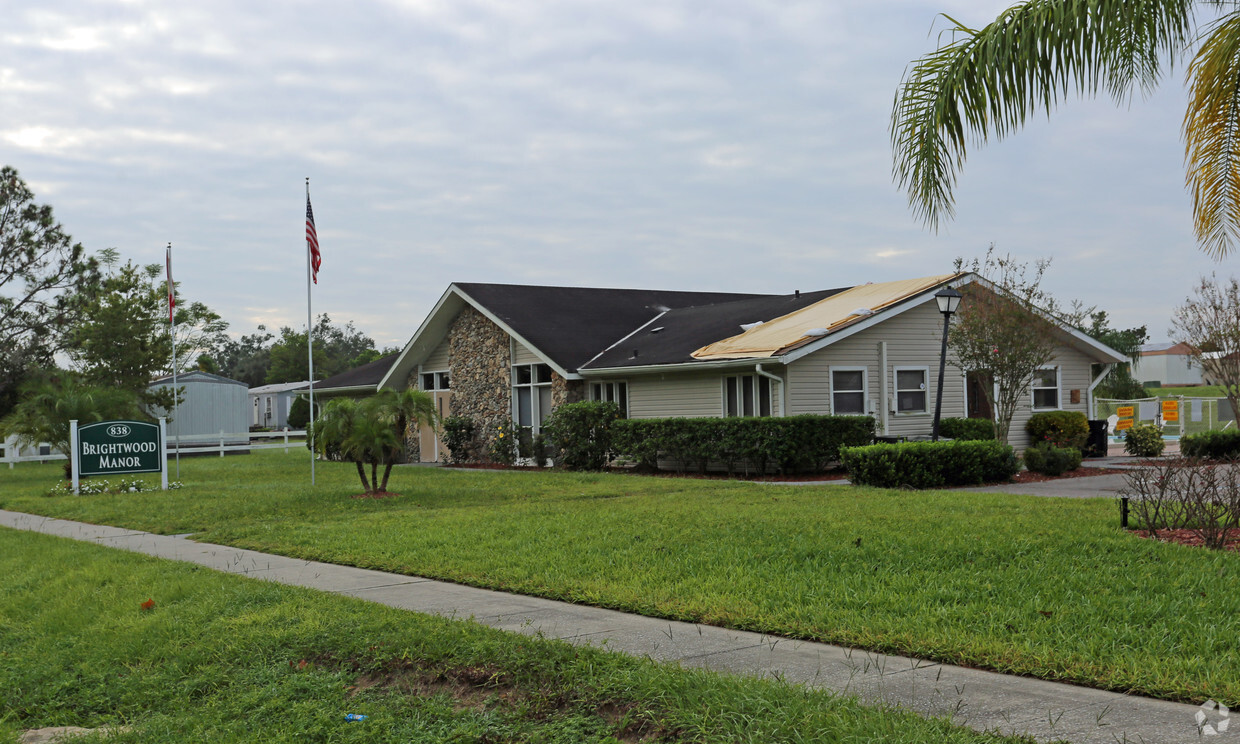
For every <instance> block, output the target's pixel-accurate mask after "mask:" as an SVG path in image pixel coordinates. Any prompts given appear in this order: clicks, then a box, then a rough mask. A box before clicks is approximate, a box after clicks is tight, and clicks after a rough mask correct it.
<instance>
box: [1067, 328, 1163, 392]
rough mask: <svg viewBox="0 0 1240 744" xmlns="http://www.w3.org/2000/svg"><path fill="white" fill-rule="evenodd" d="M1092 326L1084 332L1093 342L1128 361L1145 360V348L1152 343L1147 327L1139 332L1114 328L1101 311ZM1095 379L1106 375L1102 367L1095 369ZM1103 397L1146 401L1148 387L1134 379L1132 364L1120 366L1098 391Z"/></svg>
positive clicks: (1095, 366) (1093, 368)
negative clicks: (1143, 354)
mask: <svg viewBox="0 0 1240 744" xmlns="http://www.w3.org/2000/svg"><path fill="white" fill-rule="evenodd" d="M1088 320H1089V324H1088V325H1082V326H1080V330H1081V331H1083V332H1085V333H1086V334H1088V335H1089V336H1090V337H1091V338H1093V339H1094V340H1096V341H1099V342H1101V343H1104V344H1106V345H1107V346H1110V347H1111V348H1112V349H1115V350H1116V351H1118V352H1119V353H1121V354H1123V355H1124V356H1126V357H1128V358H1129V359H1131V360H1132V362H1136V361H1137V360H1138V359H1140V358H1141V347H1142V346H1143V345H1144V344H1145V342H1146V341H1148V340H1149V338H1150V334H1149V332H1148V330H1147V329H1146V327H1145V326H1137V327H1136V328H1123V329H1119V328H1112V327H1111V321H1110V319H1109V318H1108V317H1107V313H1106V311H1105V310H1098V311H1096V312H1093V313H1090V314H1089V318H1088ZM1092 371H1093V375H1094V377H1097V376H1098V375H1099V374H1101V373H1102V365H1100V364H1095V365H1092ZM1096 390H1097V392H1098V394H1099V395H1101V396H1102V397H1104V398H1119V399H1122V400H1131V399H1133V398H1144V397H1146V395H1145V387H1144V386H1143V385H1142V384H1141V383H1140V381H1138V380H1135V379H1133V377H1132V363H1128V364H1117V365H1116V366H1115V368H1114V369H1113V370H1111V374H1109V375H1107V377H1106V379H1105V380H1103V381H1102V382H1101V383H1100V384H1099V385H1098V387H1097V388H1096Z"/></svg>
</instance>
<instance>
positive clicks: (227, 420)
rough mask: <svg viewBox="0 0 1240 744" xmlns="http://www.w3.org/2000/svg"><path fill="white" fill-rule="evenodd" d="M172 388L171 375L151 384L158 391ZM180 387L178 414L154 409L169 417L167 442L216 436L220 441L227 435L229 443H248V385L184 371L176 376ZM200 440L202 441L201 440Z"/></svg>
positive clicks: (206, 373)
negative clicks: (223, 435) (178, 438)
mask: <svg viewBox="0 0 1240 744" xmlns="http://www.w3.org/2000/svg"><path fill="white" fill-rule="evenodd" d="M170 387H172V376H171V375H169V376H168V377H161V378H159V379H158V380H154V381H153V382H151V384H150V386H149V388H150V389H151V390H157V389H160V388H170ZM177 387H178V388H183V389H184V393H183V394H182V395H181V397H180V399H179V401H178V406H177V412H176V415H175V416H173V413H172V411H164V410H163V409H158V408H157V409H154V410H152V411H151V412H150V413H151V415H152V416H167V417H168V439H169V441H174V438H175V437H187V438H188V437H204V436H208V435H210V436H213V437H215V441H216V442H218V441H219V434H220V432H221V431H222V432H224V433H225V434H226V435H227V437H226V439H227V440H228V443H231V444H236V443H248V442H249V431H250V419H249V397H248V395H247V394H248V392H249V389H250V386H249V385H246V384H245V383H244V382H241V381H239V380H230V379H228V378H227V377H221V376H219V375H213V374H210V373H208V372H198V371H193V372H184V373H182V374H179V375H177ZM199 441H201V439H200V440H199Z"/></svg>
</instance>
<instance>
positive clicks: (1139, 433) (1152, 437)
mask: <svg viewBox="0 0 1240 744" xmlns="http://www.w3.org/2000/svg"><path fill="white" fill-rule="evenodd" d="M1166 446H1167V444H1166V442H1164V441H1163V438H1162V429H1161V428H1159V427H1158V426H1156V425H1155V424H1136V425H1135V426H1133V427H1132V428H1130V429H1129V430H1128V431H1127V432H1125V434H1124V451H1125V452H1127V453H1128V454H1130V455H1136V456H1137V457H1158V456H1159V455H1161V454H1162V452H1163V448H1164V447H1166Z"/></svg>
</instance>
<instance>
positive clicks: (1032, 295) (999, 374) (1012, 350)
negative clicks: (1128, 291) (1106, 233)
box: [948, 246, 1084, 444]
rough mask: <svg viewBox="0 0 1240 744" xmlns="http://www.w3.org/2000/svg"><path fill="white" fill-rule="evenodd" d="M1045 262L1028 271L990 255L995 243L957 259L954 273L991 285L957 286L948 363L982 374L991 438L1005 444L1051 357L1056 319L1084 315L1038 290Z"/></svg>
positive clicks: (1054, 340)
mask: <svg viewBox="0 0 1240 744" xmlns="http://www.w3.org/2000/svg"><path fill="white" fill-rule="evenodd" d="M1049 266H1050V261H1049V260H1040V261H1037V262H1035V263H1034V266H1033V270H1032V272H1030V271H1029V270H1028V267H1027V265H1026V264H1023V263H1018V262H1016V261H1014V260H1013V259H1012V258H1011V257H1010V256H1002V257H999V256H995V255H994V246H991V249H990V250H989V251H987V252H986V256H985V258H984V259H982V260H978V259H974V261H973V262H972V263H971V264H966V262H965V261H964V260H963V259H957V260H956V271H957V272H959V271H972V272H974V273H976V274H979V275H981V276H982V277H983V278H984V279H985V280H986V281H987V282H988V283H989V285H990V286H989V287H988V286H985V285H983V284H981V283H977V282H975V283H973V284H969V285H967V286H965V287H963V288H962V289H961V294H963V295H964V299H963V300H962V301H961V303H960V310H959V312H958V313H957V314H956V317H955V318H954V319H953V321H952V325H951V329H950V331H949V333H948V346H949V347H950V349H951V359H952V364H953V365H954V366H956V367H958V368H960V369H961V370H963V371H964V372H972V373H976V374H978V375H980V376H981V378H982V385H981V388H982V391H983V393H984V394H985V396H986V400H987V402H988V403H989V404H990V410H991V411H992V413H993V415H994V422H995V436H996V438H998V440H999V441H1001V442H1003V443H1004V444H1006V443H1007V441H1008V433H1009V430H1010V429H1011V426H1012V417H1013V415H1014V414H1015V413H1016V408H1017V406H1018V405H1019V403H1020V401H1021V400H1022V399H1024V398H1025V397H1026V396H1027V395H1028V394H1029V387H1030V385H1031V384H1032V383H1033V379H1034V375H1035V374H1037V371H1038V370H1039V369H1041V368H1043V367H1046V366H1047V365H1048V364H1049V363H1050V362H1051V361H1052V360H1053V359H1054V358H1055V346H1056V332H1057V331H1056V326H1055V321H1056V320H1064V319H1067V320H1068V321H1069V322H1071V320H1077V321H1079V319H1080V318H1081V317H1082V316H1083V315H1084V311H1082V310H1081V309H1080V308H1078V307H1076V306H1073V307H1072V308H1071V309H1066V308H1064V307H1062V306H1061V305H1060V304H1059V303H1058V302H1057V301H1056V300H1055V298H1054V297H1052V296H1050V295H1049V294H1048V293H1046V292H1045V291H1044V290H1042V288H1041V283H1042V277H1043V275H1044V274H1045V273H1046V269H1047V268H1048V267H1049ZM991 287H993V289H991ZM1074 324H1075V323H1074Z"/></svg>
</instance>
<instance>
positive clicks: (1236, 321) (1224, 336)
mask: <svg viewBox="0 0 1240 744" xmlns="http://www.w3.org/2000/svg"><path fill="white" fill-rule="evenodd" d="M1171 338H1172V339H1173V340H1174V341H1176V342H1177V343H1183V344H1186V345H1187V346H1188V349H1189V351H1188V355H1189V358H1190V359H1192V360H1193V362H1194V363H1196V364H1197V365H1199V366H1200V367H1201V372H1202V376H1203V377H1209V378H1210V379H1211V380H1213V381H1214V382H1215V384H1218V385H1221V386H1222V388H1223V392H1224V394H1225V395H1226V396H1227V400H1228V401H1229V402H1230V403H1231V410H1233V411H1240V283H1237V281H1236V278H1235V277H1232V278H1231V279H1228V280H1227V281H1226V282H1220V281H1219V280H1218V278H1217V277H1216V276H1214V275H1211V276H1209V277H1202V278H1201V281H1200V282H1199V283H1198V284H1197V286H1196V288H1194V289H1193V294H1192V296H1190V297H1188V298H1187V299H1185V301H1184V304H1183V305H1181V306H1179V307H1177V308H1176V310H1175V313H1174V314H1173V315H1172V316H1171Z"/></svg>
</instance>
